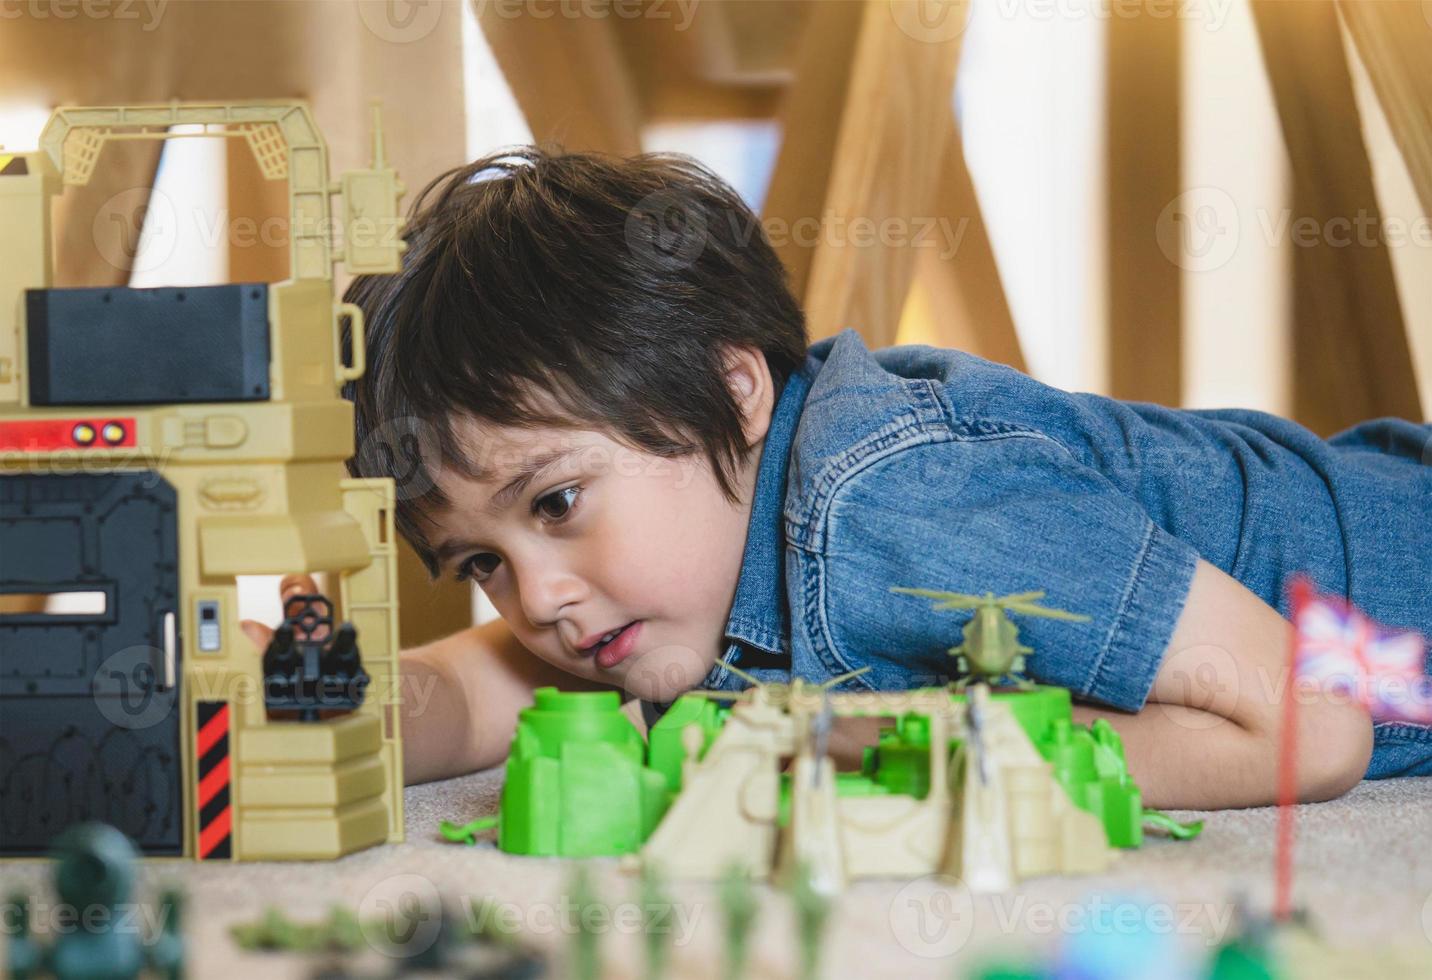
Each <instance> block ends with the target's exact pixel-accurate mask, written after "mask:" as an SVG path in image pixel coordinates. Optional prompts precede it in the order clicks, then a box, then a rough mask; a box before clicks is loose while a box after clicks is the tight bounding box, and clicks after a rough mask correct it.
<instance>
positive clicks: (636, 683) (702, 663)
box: [621, 644, 714, 703]
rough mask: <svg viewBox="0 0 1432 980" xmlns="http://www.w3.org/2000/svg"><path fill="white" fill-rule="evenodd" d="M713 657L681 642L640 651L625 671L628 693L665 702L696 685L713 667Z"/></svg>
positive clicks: (628, 694) (623, 682) (624, 684)
mask: <svg viewBox="0 0 1432 980" xmlns="http://www.w3.org/2000/svg"><path fill="white" fill-rule="evenodd" d="M708 660H710V658H703V657H701V655H700V654H699V653H697V652H696V651H695V650H692V649H691V648H689V647H683V646H680V645H675V644H673V645H668V646H663V647H658V648H657V649H655V650H650V651H648V652H646V653H644V654H642V655H641V657H639V658H638V659H637V660H635V661H634V662H633V663H632V665H631V667H630V668H629V669H628V670H627V671H626V673H625V674H623V676H622V679H621V685H622V689H623V691H624V692H625V693H626V695H627V696H628V697H634V698H640V699H642V700H643V701H654V702H657V703H666V702H668V701H675V700H676V699H677V698H679V697H680V696H681V695H683V694H685V693H686V692H687V691H690V690H691V689H692V688H694V687H696V685H697V684H699V683H700V682H701V680H702V678H704V677H705V676H706V674H707V672H708V671H709V670H710V669H711V662H714V661H711V662H708Z"/></svg>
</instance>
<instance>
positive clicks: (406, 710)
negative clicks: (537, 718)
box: [400, 620, 610, 784]
mask: <svg viewBox="0 0 1432 980" xmlns="http://www.w3.org/2000/svg"><path fill="white" fill-rule="evenodd" d="M400 669H401V672H402V680H403V684H402V690H403V706H402V720H403V721H402V723H403V770H404V782H406V783H409V784H412V783H423V782H428V781H430V780H434V779H447V778H450V777H452V776H461V775H465V774H466V773H470V772H476V771H477V770H479V769H488V768H491V767H492V766H495V765H498V764H500V763H501V762H503V761H504V760H505V759H506V758H507V753H508V749H509V748H510V747H511V744H512V736H513V733H514V732H515V731H516V730H517V719H518V715H519V714H520V713H521V711H522V709H523V708H526V707H528V706H529V705H531V704H532V699H533V695H532V692H533V691H534V690H535V689H537V688H539V687H543V686H549V685H550V686H553V687H559V688H561V689H563V690H609V689H610V688H606V687H603V686H602V685H596V684H593V683H592V682H590V681H586V680H583V679H581V678H579V677H575V676H573V675H571V674H568V673H565V672H564V671H562V670H560V669H558V668H557V667H554V666H553V665H551V664H549V663H546V662H545V661H543V660H540V659H538V658H537V657H536V656H534V655H533V654H531V653H530V652H528V651H527V650H526V649H525V648H524V647H523V646H522V645H521V643H519V642H518V641H517V639H516V638H515V637H514V636H513V634H512V631H511V630H510V629H508V627H507V624H506V623H504V622H503V621H502V620H494V621H492V622H490V623H485V624H483V625H481V626H472V627H469V628H468V629H465V630H461V631H459V632H457V633H454V634H452V635H451V636H447V637H444V638H443V639H441V640H437V641H435V642H433V643H429V644H427V645H426V646H421V647H417V648H415V649H412V650H405V651H403V653H402V655H401V660H400Z"/></svg>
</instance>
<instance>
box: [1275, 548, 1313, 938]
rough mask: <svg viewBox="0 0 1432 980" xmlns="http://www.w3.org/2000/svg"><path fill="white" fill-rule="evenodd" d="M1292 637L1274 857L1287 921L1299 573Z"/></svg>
mask: <svg viewBox="0 0 1432 980" xmlns="http://www.w3.org/2000/svg"><path fill="white" fill-rule="evenodd" d="M1289 593H1290V596H1291V603H1290V609H1289V611H1290V613H1291V614H1292V620H1293V632H1292V640H1291V642H1290V644H1289V649H1288V686H1287V694H1286V696H1285V699H1284V701H1283V732H1282V738H1281V745H1280V758H1279V760H1278V844H1277V851H1276V856H1275V859H1274V884H1275V891H1274V900H1273V918H1274V920H1275V921H1277V922H1287V921H1288V919H1289V918H1290V917H1291V915H1292V911H1293V815H1294V812H1295V811H1294V809H1293V808H1294V807H1295V806H1296V805H1297V802H1298V772H1297V770H1298V749H1297V743H1298V712H1297V706H1298V690H1297V686H1298V617H1299V615H1300V614H1301V612H1302V609H1303V602H1304V601H1305V599H1306V598H1307V595H1308V581H1307V579H1305V578H1303V577H1302V576H1299V577H1298V578H1295V579H1294V580H1293V582H1292V584H1291V585H1290V586H1289Z"/></svg>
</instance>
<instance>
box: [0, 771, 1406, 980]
mask: <svg viewBox="0 0 1432 980" xmlns="http://www.w3.org/2000/svg"><path fill="white" fill-rule="evenodd" d="M500 786H501V773H500V772H498V771H493V772H486V773H477V774H474V775H472V776H467V777H463V778H461V779H454V780H449V781H446V782H442V783H432V784H428V785H426V786H418V787H411V788H409V789H408V791H407V807H408V815H407V835H408V840H407V842H406V843H404V844H401V845H394V846H385V847H380V848H374V849H372V850H369V851H365V852H362V853H359V854H354V855H350V856H349V857H347V858H344V859H342V860H340V861H337V862H333V863H303V864H237V865H227V866H218V865H203V866H199V865H193V864H190V863H187V862H179V861H158V862H150V863H149V864H148V865H147V866H146V867H145V869H144V871H143V876H142V881H143V883H144V888H145V891H146V893H148V892H149V889H151V888H153V887H154V886H155V885H156V884H157V883H159V882H162V881H172V880H176V879H177V880H178V881H179V882H180V883H182V884H183V886H184V887H185V888H186V889H187V891H188V894H189V898H190V904H189V914H188V920H187V923H188V929H187V934H188V936H189V938H190V944H191V951H192V952H191V965H192V971H191V973H190V976H191V977H199V978H210V977H249V976H262V977H264V978H265V980H280V978H287V977H305V976H307V975H308V974H309V972H311V970H312V969H313V967H314V966H315V965H316V962H315V961H309V960H303V959H300V958H296V957H288V956H279V955H274V954H253V953H245V952H243V951H241V950H239V949H238V948H237V947H236V946H235V945H234V944H233V942H232V941H231V940H230V938H229V935H228V927H229V926H230V925H231V924H232V923H236V922H244V921H251V920H253V919H255V918H256V917H257V916H259V914H260V913H261V912H262V911H263V909H264V907H265V906H267V905H269V904H277V905H279V906H282V907H283V908H284V909H285V910H287V911H288V912H289V913H290V915H292V916H293V917H295V918H301V917H312V918H317V917H320V916H322V915H323V914H324V913H325V912H326V910H327V908H328V907H329V905H330V904H331V903H334V902H345V903H348V904H350V905H352V906H359V907H361V908H363V909H365V910H367V911H381V910H383V909H385V908H388V907H390V906H391V904H392V903H393V902H395V901H396V902H400V901H401V900H402V897H403V895H404V894H405V893H408V894H416V895H437V894H441V895H443V896H445V897H446V898H447V899H448V900H449V901H450V902H452V903H454V904H455V905H456V906H457V907H459V908H461V907H462V904H463V902H464V900H476V899H481V898H488V899H492V900H495V901H496V902H497V903H499V905H498V907H499V908H501V909H502V913H501V914H503V915H505V916H507V917H508V918H509V919H511V920H513V921H516V922H520V923H522V924H523V925H524V927H525V929H526V931H527V932H528V933H529V935H530V938H531V941H532V943H533V944H534V945H537V946H539V947H541V948H542V949H544V950H547V951H548V952H550V953H551V954H552V955H553V957H554V960H553V969H552V971H551V973H550V975H551V976H557V977H560V976H565V975H567V974H566V972H565V970H564V968H563V965H562V961H561V959H560V957H561V956H562V955H563V953H564V951H565V950H566V948H567V936H566V934H565V933H564V932H563V924H564V922H566V921H568V920H567V919H566V918H564V916H563V902H562V897H563V894H564V892H565V891H566V884H567V881H568V873H569V871H570V867H571V865H570V864H569V863H568V862H564V861H560V860H555V859H533V858H518V857H510V856H507V855H504V854H501V853H499V852H498V851H496V850H495V849H494V848H493V847H492V845H491V844H482V845H479V846H476V847H464V846H460V845H452V844H447V843H445V842H442V841H440V840H439V839H438V834H437V825H438V821H439V820H440V819H442V818H444V817H449V818H455V817H463V818H467V817H470V816H475V815H478V814H483V813H490V812H492V811H493V810H495V808H496V801H497V794H498V792H499V789H500ZM1180 816H1188V815H1187V814H1181V815H1180ZM1273 833H1274V812H1273V811H1272V810H1266V809H1265V810H1246V811H1233V812H1223V813H1215V814H1212V815H1210V816H1209V818H1208V823H1207V827H1206V829H1205V831H1204V833H1203V836H1202V837H1201V838H1200V839H1198V840H1196V841H1193V842H1189V843H1175V842H1171V841H1166V840H1151V841H1149V842H1148V843H1146V844H1145V846H1144V847H1143V849H1142V850H1139V851H1134V852H1128V853H1125V854H1123V855H1122V856H1121V858H1120V860H1119V861H1118V863H1117V865H1116V866H1115V869H1114V871H1113V872H1112V873H1110V874H1106V875H1102V876H1099V877H1092V878H1050V879H1041V880H1036V881H1030V882H1026V883H1025V884H1024V885H1022V886H1021V887H1020V888H1019V889H1017V890H1016V891H1014V892H1012V893H1010V894H1008V895H1004V896H999V897H988V896H985V897H979V898H971V897H970V896H969V895H968V894H967V893H965V892H964V891H963V890H962V889H961V888H959V887H958V885H954V886H952V887H949V886H948V883H941V882H938V881H934V880H924V881H918V882H914V883H906V882H897V881H889V882H884V881H882V882H861V883H858V884H856V885H855V886H854V887H853V888H852V889H851V890H850V891H849V892H848V893H847V894H846V895H845V896H843V897H842V898H841V900H840V902H839V904H838V905H837V907H836V910H835V912H834V913H833V915H832V917H831V921H830V928H829V931H828V933H827V937H826V942H825V945H824V951H823V969H822V975H823V976H827V977H885V976H888V977H925V976H930V977H958V976H965V975H966V974H967V973H968V972H969V971H970V970H971V969H973V968H974V967H975V966H976V965H977V964H978V963H980V962H982V961H984V959H985V958H986V957H987V956H989V955H998V954H1007V955H1008V956H1014V957H1019V956H1020V955H1021V953H1022V952H1025V953H1028V952H1031V951H1035V950H1040V949H1046V950H1047V949H1052V948H1054V946H1055V945H1056V944H1057V943H1058V942H1059V941H1060V939H1061V936H1062V935H1063V934H1064V933H1065V932H1066V931H1070V932H1075V933H1079V932H1082V933H1085V934H1088V933H1090V932H1098V931H1100V930H1104V931H1107V930H1108V929H1110V928H1114V929H1126V928H1129V927H1130V924H1131V922H1133V921H1134V920H1142V921H1143V922H1144V923H1145V924H1146V926H1147V927H1148V929H1149V930H1150V931H1153V932H1156V933H1160V934H1164V933H1167V934H1169V935H1170V937H1171V938H1170V942H1171V944H1172V947H1173V949H1174V951H1175V952H1174V954H1171V955H1170V957H1169V960H1170V961H1172V960H1174V959H1178V958H1180V957H1182V958H1191V957H1195V956H1201V955H1202V954H1203V953H1204V952H1205V951H1206V950H1207V949H1209V948H1210V947H1211V945H1212V944H1213V943H1214V942H1215V941H1216V940H1217V939H1218V938H1219V937H1220V936H1221V935H1223V934H1224V933H1225V932H1226V931H1227V929H1228V928H1229V926H1230V920H1231V916H1232V912H1233V899H1234V898H1235V896H1236V895H1238V894H1239V893H1244V894H1248V895H1250V896H1252V897H1253V898H1254V899H1255V900H1257V901H1262V902H1266V900H1267V899H1268V897H1269V896H1270V894H1271V887H1272V875H1271V848H1272V842H1273ZM1298 835H1299V847H1298V873H1297V896H1298V898H1299V900H1300V901H1301V902H1303V903H1304V904H1306V906H1307V907H1308V908H1309V910H1310V911H1311V913H1312V916H1313V917H1314V919H1315V921H1316V923H1317V925H1318V927H1319V928H1320V929H1321V931H1322V933H1323V934H1324V936H1325V937H1326V939H1327V941H1328V943H1329V944H1330V945H1331V946H1333V947H1335V948H1340V949H1342V950H1343V951H1344V956H1343V957H1340V958H1337V959H1335V958H1333V957H1329V958H1327V959H1326V960H1325V962H1324V966H1325V969H1323V970H1320V971H1319V973H1320V974H1321V975H1326V976H1353V975H1365V976H1377V975H1378V973H1379V970H1377V969H1376V968H1373V967H1371V966H1369V967H1366V968H1365V969H1364V970H1361V971H1357V972H1356V973H1354V972H1352V971H1351V970H1350V968H1349V967H1347V966H1346V965H1343V964H1342V963H1341V960H1343V959H1351V957H1349V956H1347V955H1346V954H1347V953H1348V952H1349V951H1350V949H1351V948H1376V947H1381V948H1387V947H1389V946H1390V947H1394V948H1395V949H1397V950H1398V951H1400V952H1401V954H1402V955H1403V957H1404V958H1405V959H1410V960H1411V961H1412V962H1414V963H1416V964H1420V965H1425V969H1422V970H1419V973H1420V974H1421V975H1424V976H1432V855H1429V851H1432V779H1403V780H1389V781H1384V782H1377V783H1372V782H1369V783H1364V784H1363V785H1361V786H1360V787H1358V788H1357V789H1356V790H1354V791H1353V792H1352V793H1351V794H1349V795H1348V796H1346V797H1344V798H1342V799H1340V800H1336V801H1334V802H1331V803H1324V804H1318V805H1312V806H1303V807H1300V808H1299V812H1298ZM592 867H593V869H594V872H595V874H594V880H595V882H596V886H597V890H598V893H599V894H600V896H601V897H602V898H603V899H604V900H605V901H606V902H607V903H609V904H611V906H612V921H611V925H610V927H609V929H608V931H607V933H606V935H605V936H604V938H603V949H604V952H605V954H606V956H605V963H606V972H605V973H604V976H605V977H608V978H617V977H640V976H641V975H642V974H641V964H642V945H641V939H640V936H639V935H638V934H637V929H638V927H637V925H636V923H637V922H638V921H639V918H638V917H639V914H640V908H639V898H638V895H637V890H636V882H635V880H634V879H631V878H629V877H626V876H625V875H623V874H622V873H621V871H620V870H619V868H618V867H617V862H616V861H615V860H600V861H594V862H592ZM44 871H45V869H44V866H43V865H41V864H38V863H35V862H9V863H6V864H3V865H0V878H3V879H4V881H3V886H4V887H3V889H0V891H3V892H5V893H8V892H10V891H12V890H15V889H17V888H18V889H20V890H22V891H25V892H26V893H28V894H30V895H32V896H35V897H36V898H37V899H40V900H46V901H47V900H49V889H48V884H47V883H46V881H45V879H46V876H45V873H44ZM674 894H675V896H676V897H677V898H678V899H679V900H680V902H681V903H682V905H683V914H682V915H681V916H679V917H674V918H673V921H672V923H671V928H672V932H673V937H674V940H675V947H674V949H673V953H672V970H671V973H670V976H674V977H713V978H714V977H718V976H719V975H720V963H721V951H722V936H721V927H722V917H721V910H720V905H719V903H718V902H717V900H716V896H715V892H714V889H710V888H707V887H704V886H697V885H683V886H678V887H676V888H675V889H674ZM760 897H761V900H762V911H761V914H760V916H759V918H758V920H757V926H756V932H755V935H754V937H753V942H752V961H751V969H750V971H749V973H748V976H751V977H772V978H774V977H791V976H795V975H796V967H797V957H798V951H797V944H796V942H795V939H794V936H795V924H794V920H793V917H792V915H791V910H790V908H789V905H788V903H787V901H786V899H785V897H784V896H783V895H781V894H779V893H777V892H773V891H770V890H767V889H764V888H763V889H762V890H761V891H760ZM1100 910H1102V912H1103V914H1102V915H1101V914H1097V913H1098V912H1099V911H1100ZM359 965H361V966H364V967H368V968H371V969H382V968H383V967H384V966H385V963H384V960H383V957H382V956H381V955H380V953H377V952H372V953H368V954H366V955H365V957H364V958H363V959H362V961H361V963H360V964H359Z"/></svg>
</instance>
